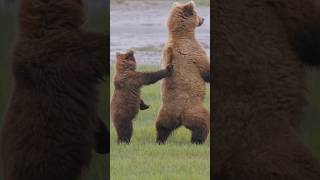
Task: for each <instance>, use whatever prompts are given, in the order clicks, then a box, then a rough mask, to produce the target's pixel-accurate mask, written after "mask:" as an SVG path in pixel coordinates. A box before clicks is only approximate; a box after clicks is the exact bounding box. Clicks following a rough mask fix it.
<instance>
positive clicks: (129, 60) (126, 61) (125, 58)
mask: <svg viewBox="0 0 320 180" xmlns="http://www.w3.org/2000/svg"><path fill="white" fill-rule="evenodd" d="M116 56H117V62H116V70H117V72H125V71H134V70H135V69H136V60H135V58H134V53H133V51H132V50H130V51H128V52H127V53H118V52H117V53H116Z"/></svg>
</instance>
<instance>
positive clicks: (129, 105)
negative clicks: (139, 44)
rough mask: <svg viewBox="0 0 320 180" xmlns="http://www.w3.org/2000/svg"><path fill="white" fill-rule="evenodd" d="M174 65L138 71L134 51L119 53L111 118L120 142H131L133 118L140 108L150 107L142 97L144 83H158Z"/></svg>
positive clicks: (169, 72) (168, 73)
mask: <svg viewBox="0 0 320 180" xmlns="http://www.w3.org/2000/svg"><path fill="white" fill-rule="evenodd" d="M171 73H172V65H171V64H170V65H167V66H166V69H163V70H160V71H157V72H136V60H135V58H134V54H133V51H129V52H128V53H125V54H120V53H117V62H116V74H115V76H114V87H115V91H114V93H113V95H112V100H111V110H110V111H111V118H112V122H113V125H114V127H115V129H116V132H117V135H118V143H130V140H131V136H132V131H133V127H132V126H133V125H132V124H133V122H132V121H133V119H134V117H135V116H136V115H137V114H138V112H139V109H140V110H145V109H148V107H149V106H148V105H146V104H145V103H144V102H143V100H142V99H141V98H140V91H141V90H140V89H141V87H142V86H144V85H150V84H153V83H156V82H157V81H159V80H160V79H162V78H166V77H168V76H170V75H171Z"/></svg>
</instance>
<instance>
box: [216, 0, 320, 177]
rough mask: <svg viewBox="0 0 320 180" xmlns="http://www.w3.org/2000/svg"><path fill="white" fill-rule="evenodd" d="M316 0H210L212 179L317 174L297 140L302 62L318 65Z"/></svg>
mask: <svg viewBox="0 0 320 180" xmlns="http://www.w3.org/2000/svg"><path fill="white" fill-rule="evenodd" d="M318 2H319V1H316V0H295V1H287V0H215V1H214V3H213V6H212V7H213V8H212V13H211V14H212V19H213V29H212V30H213V31H212V32H213V39H214V41H213V52H214V53H213V58H214V59H215V66H214V70H213V75H212V77H214V82H215V83H214V86H213V92H214V98H213V102H212V105H213V114H214V116H213V119H214V121H213V122H214V123H213V131H214V134H213V141H214V146H213V145H212V148H213V162H214V167H213V174H214V179H215V180H221V179H222V180H319V179H320V163H319V160H318V159H317V158H316V157H315V155H314V154H313V153H312V152H311V150H310V149H309V148H308V147H306V146H305V145H304V143H303V142H302V140H301V137H300V133H299V130H298V128H299V120H300V119H301V118H302V116H303V107H304V105H305V93H306V92H305V91H306V82H305V64H307V65H311V66H319V64H320V46H319V44H320V8H319V3H318Z"/></svg>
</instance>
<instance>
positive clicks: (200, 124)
mask: <svg viewBox="0 0 320 180" xmlns="http://www.w3.org/2000/svg"><path fill="white" fill-rule="evenodd" d="M182 123H183V125H184V126H185V127H186V128H188V129H190V130H191V132H192V136H191V143H193V144H202V143H204V142H205V140H206V139H207V136H208V134H209V127H210V113H209V112H208V111H207V110H206V109H205V108H204V107H203V106H202V105H201V104H199V105H190V106H188V107H187V108H186V110H185V111H184V114H183V117H182Z"/></svg>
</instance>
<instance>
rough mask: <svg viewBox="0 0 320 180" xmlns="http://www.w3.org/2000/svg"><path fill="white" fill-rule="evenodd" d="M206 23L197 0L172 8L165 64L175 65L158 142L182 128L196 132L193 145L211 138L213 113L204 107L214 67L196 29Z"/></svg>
mask: <svg viewBox="0 0 320 180" xmlns="http://www.w3.org/2000/svg"><path fill="white" fill-rule="evenodd" d="M203 21H204V19H203V18H202V17H200V16H198V15H197V12H196V10H195V4H194V2H193V1H191V2H189V3H186V4H180V3H175V4H174V5H173V7H172V10H171V13H170V15H169V18H168V30H169V40H168V42H167V45H166V47H165V48H164V50H163V61H162V64H163V65H164V66H166V65H167V64H168V63H172V65H173V66H174V71H173V74H172V76H171V77H170V78H167V79H165V80H164V81H163V83H162V84H161V92H162V96H163V98H162V101H163V104H162V106H161V109H160V112H159V114H158V118H157V121H156V129H157V142H158V143H164V142H165V141H166V140H167V138H168V136H169V135H170V133H171V132H172V131H173V130H175V129H176V128H178V127H179V126H181V125H184V126H185V127H186V128H188V129H190V130H191V131H192V137H191V142H192V143H197V144H200V143H203V142H204V141H205V140H206V138H207V136H208V133H209V126H210V113H209V112H208V110H207V109H206V108H205V107H204V106H203V100H204V97H205V81H208V82H209V81H210V64H209V58H208V56H207V55H206V53H205V51H204V49H203V48H202V46H201V45H200V43H199V42H198V41H197V40H196V38H195V28H196V27H198V26H201V24H202V23H203Z"/></svg>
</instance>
